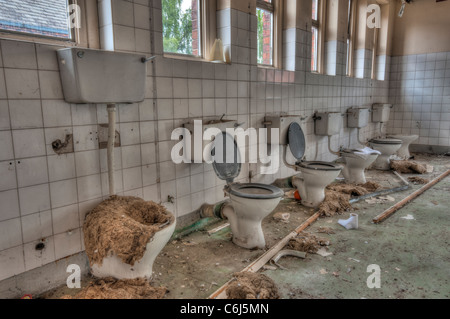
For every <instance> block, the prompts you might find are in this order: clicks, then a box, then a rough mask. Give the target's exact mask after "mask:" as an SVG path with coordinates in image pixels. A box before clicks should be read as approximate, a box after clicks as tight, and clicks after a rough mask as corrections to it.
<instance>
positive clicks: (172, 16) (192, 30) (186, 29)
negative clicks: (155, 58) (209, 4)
mask: <svg viewBox="0 0 450 319" xmlns="http://www.w3.org/2000/svg"><path fill="white" fill-rule="evenodd" d="M198 16H199V15H198V0H162V24H163V45H164V52H169V53H179V54H188V55H199V54H198V52H199V50H198V48H199V45H198V42H197V43H195V41H199V32H198V31H199V25H198Z"/></svg>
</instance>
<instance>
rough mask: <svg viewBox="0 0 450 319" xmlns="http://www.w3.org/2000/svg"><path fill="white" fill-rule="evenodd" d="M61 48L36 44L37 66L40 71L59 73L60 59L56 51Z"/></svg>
mask: <svg viewBox="0 0 450 319" xmlns="http://www.w3.org/2000/svg"><path fill="white" fill-rule="evenodd" d="M58 49H59V47H57V46H53V45H45V44H36V53H37V64H38V69H40V70H52V71H58V70H59V67H58V59H57V55H56V50H58Z"/></svg>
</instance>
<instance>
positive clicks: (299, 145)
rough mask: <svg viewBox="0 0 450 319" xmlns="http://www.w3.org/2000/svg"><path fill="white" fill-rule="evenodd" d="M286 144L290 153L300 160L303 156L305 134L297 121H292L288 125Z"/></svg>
mask: <svg viewBox="0 0 450 319" xmlns="http://www.w3.org/2000/svg"><path fill="white" fill-rule="evenodd" d="M288 144H289V149H290V150H291V153H292V155H293V156H294V157H295V158H296V159H297V160H299V161H300V160H301V159H302V158H303V156H305V151H306V140H305V134H304V133H303V130H302V128H301V127H300V124H298V123H297V122H293V123H292V124H291V125H289V130H288Z"/></svg>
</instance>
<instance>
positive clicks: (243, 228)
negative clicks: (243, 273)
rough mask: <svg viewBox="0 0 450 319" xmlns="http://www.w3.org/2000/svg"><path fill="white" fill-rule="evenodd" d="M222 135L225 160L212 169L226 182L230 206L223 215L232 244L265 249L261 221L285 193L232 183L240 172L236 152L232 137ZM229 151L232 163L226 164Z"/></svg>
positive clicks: (270, 187) (215, 162)
mask: <svg viewBox="0 0 450 319" xmlns="http://www.w3.org/2000/svg"><path fill="white" fill-rule="evenodd" d="M221 136H222V141H223V149H224V151H223V153H222V154H223V157H224V160H222V161H221V162H223V163H220V162H219V161H217V158H214V161H213V168H214V171H215V173H216V175H217V176H218V177H219V178H220V179H222V180H226V181H227V185H226V186H225V189H224V191H225V194H226V195H228V196H229V197H230V202H231V205H227V206H225V208H224V209H223V215H224V216H225V217H226V218H227V219H228V220H229V222H230V227H231V231H232V233H233V243H235V244H236V245H238V246H240V247H243V248H247V249H253V248H265V247H266V240H265V238H264V233H263V230H262V227H261V222H262V220H263V219H264V218H265V217H267V216H268V215H269V214H270V213H271V212H272V211H273V210H274V209H275V208H276V207H277V205H278V203H279V202H280V201H281V198H282V197H283V196H284V192H283V191H282V190H281V189H280V188H278V187H275V186H272V185H265V184H257V183H233V180H234V179H235V178H236V177H237V176H238V175H239V173H240V170H241V164H240V155H239V149H238V147H237V145H236V142H235V141H234V138H233V137H232V136H231V135H229V134H227V133H222V135H221ZM220 140H221V139H220V138H218V137H217V136H216V139H215V141H214V146H213V147H212V154H213V155H215V149H216V147H217V145H220V144H221V142H222V141H220ZM227 140H228V142H227ZM230 152H234V154H235V156H234V160H233V162H232V163H226V160H225V159H226V158H227V156H226V154H227V153H228V154H231V153H230Z"/></svg>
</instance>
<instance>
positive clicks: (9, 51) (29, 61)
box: [1, 40, 37, 69]
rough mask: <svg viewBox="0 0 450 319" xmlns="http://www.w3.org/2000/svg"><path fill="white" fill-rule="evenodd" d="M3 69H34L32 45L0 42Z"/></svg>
mask: <svg viewBox="0 0 450 319" xmlns="http://www.w3.org/2000/svg"><path fill="white" fill-rule="evenodd" d="M1 46H2V54H3V63H4V67H5V68H13V69H36V68H37V64H36V51H35V48H34V44H33V43H27V42H20V41H8V40H2V41H1Z"/></svg>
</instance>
